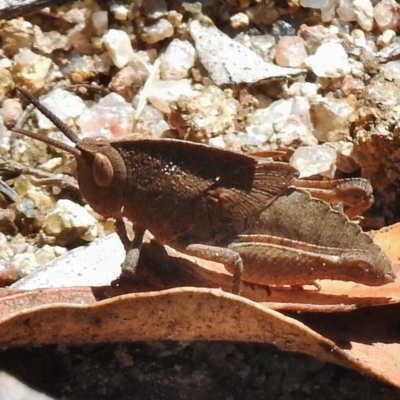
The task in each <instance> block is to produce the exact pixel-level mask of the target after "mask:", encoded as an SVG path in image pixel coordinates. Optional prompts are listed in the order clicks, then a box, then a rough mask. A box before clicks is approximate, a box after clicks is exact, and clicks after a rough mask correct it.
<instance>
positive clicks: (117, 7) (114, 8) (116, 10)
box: [110, 4, 129, 21]
mask: <svg viewBox="0 0 400 400" xmlns="http://www.w3.org/2000/svg"><path fill="white" fill-rule="evenodd" d="M110 11H111V12H112V13H113V14H114V18H115V19H116V20H118V21H126V20H127V19H128V14H129V9H128V7H127V6H126V5H125V4H111V6H110Z"/></svg>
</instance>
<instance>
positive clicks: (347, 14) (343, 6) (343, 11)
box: [336, 0, 357, 22]
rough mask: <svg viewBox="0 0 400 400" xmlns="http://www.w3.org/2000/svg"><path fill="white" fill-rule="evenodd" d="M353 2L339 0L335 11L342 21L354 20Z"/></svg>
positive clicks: (352, 0)
mask: <svg viewBox="0 0 400 400" xmlns="http://www.w3.org/2000/svg"><path fill="white" fill-rule="evenodd" d="M353 4H354V0H339V4H338V7H337V9H336V13H337V15H338V16H339V17H340V19H341V20H342V21H346V22H353V21H356V19H357V18H356V14H355V12H354V7H353Z"/></svg>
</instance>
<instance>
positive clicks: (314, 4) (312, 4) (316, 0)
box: [300, 0, 336, 10]
mask: <svg viewBox="0 0 400 400" xmlns="http://www.w3.org/2000/svg"><path fill="white" fill-rule="evenodd" d="M335 2H336V1H335V0H300V5H301V6H302V7H306V8H316V9H320V10H322V9H324V8H329V7H332V5H334V4H335Z"/></svg>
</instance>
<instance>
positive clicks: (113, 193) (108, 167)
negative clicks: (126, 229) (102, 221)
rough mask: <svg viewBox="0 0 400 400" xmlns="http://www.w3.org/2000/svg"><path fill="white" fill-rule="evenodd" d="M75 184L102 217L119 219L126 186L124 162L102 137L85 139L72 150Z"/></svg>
mask: <svg viewBox="0 0 400 400" xmlns="http://www.w3.org/2000/svg"><path fill="white" fill-rule="evenodd" d="M75 148H76V149H77V150H79V151H80V153H81V155H80V156H75V159H76V162H77V170H78V183H79V188H80V190H81V193H82V195H83V197H84V198H85V199H86V201H87V202H88V203H89V204H90V206H91V207H92V208H93V210H95V211H96V212H97V213H99V214H100V215H102V216H103V217H119V216H121V212H122V207H123V205H124V191H125V185H126V167H125V162H124V160H123V159H122V157H121V156H120V154H119V153H118V151H117V150H116V149H115V148H114V147H112V145H111V143H110V141H109V140H107V139H106V138H104V137H97V138H85V139H83V140H81V141H79V142H78V143H77V144H76V147H75Z"/></svg>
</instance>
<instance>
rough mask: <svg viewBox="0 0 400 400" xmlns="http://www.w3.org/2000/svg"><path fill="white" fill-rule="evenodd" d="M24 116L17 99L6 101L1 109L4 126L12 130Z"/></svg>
mask: <svg viewBox="0 0 400 400" xmlns="http://www.w3.org/2000/svg"><path fill="white" fill-rule="evenodd" d="M21 114H22V106H21V103H20V102H19V101H18V100H17V99H5V100H4V101H3V104H2V108H1V116H2V118H3V122H4V125H5V126H6V127H7V128H8V129H11V128H13V127H14V126H15V124H16V122H17V121H18V119H19V117H20V116H21Z"/></svg>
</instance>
